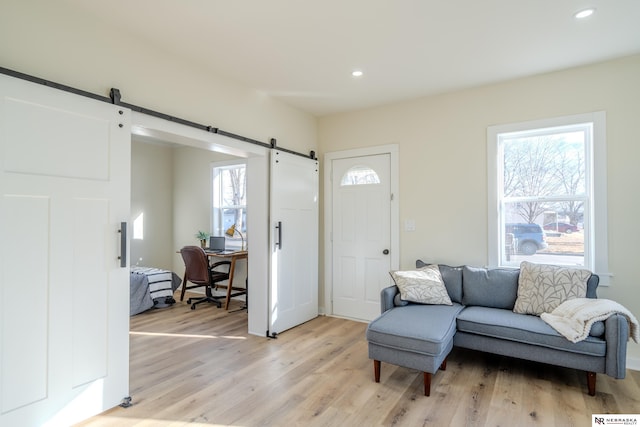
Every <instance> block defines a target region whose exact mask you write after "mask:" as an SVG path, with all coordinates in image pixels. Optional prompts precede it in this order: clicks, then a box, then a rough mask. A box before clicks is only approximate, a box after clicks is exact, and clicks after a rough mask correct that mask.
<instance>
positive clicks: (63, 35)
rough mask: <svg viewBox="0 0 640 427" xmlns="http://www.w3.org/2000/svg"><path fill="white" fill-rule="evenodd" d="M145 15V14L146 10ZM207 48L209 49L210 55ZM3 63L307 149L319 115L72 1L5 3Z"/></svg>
mask: <svg viewBox="0 0 640 427" xmlns="http://www.w3.org/2000/svg"><path fill="white" fill-rule="evenodd" d="M140 19H144V17H143V16H141V17H140ZM203 54H206V52H205V53H203ZM0 58H1V62H0V66H2V67H5V68H9V69H12V70H15V71H19V72H22V73H26V74H31V75H34V76H36V77H41V78H44V79H47V80H51V81H54V82H57V83H61V84H66V85H69V86H72V87H76V88H79V89H82V90H85V91H88V92H91V93H95V94H98V95H102V96H107V97H108V96H109V90H110V88H112V87H115V88H118V89H120V91H121V94H122V101H123V102H128V103H130V104H135V105H139V106H143V107H146V108H150V109H152V110H156V111H160V112H163V113H167V114H172V115H175V116H178V117H181V118H183V119H187V120H190V121H194V122H197V123H200V124H203V125H211V126H214V127H218V128H220V129H223V130H225V131H228V132H232V133H235V134H240V135H243V136H246V137H250V138H254V139H257V140H259V141H262V142H265V143H268V142H269V139H270V138H276V139H277V141H278V145H279V146H281V147H283V148H288V149H292V150H296V151H300V152H303V153H308V152H309V151H310V150H316V151H317V147H316V120H315V118H314V117H313V116H311V115H309V114H306V113H303V112H301V111H299V110H297V109H295V108H292V107H290V106H288V105H286V104H284V103H282V102H280V101H277V100H275V99H273V98H270V97H269V96H267V95H265V94H264V93H262V92H259V91H257V90H253V89H247V88H245V87H243V86H241V85H238V84H236V83H234V82H232V81H230V80H228V79H225V78H222V77H220V76H217V75H215V74H214V73H212V72H211V71H210V70H207V69H204V68H202V67H201V66H200V65H199V64H196V63H190V62H188V61H185V60H184V59H183V58H181V57H178V56H176V55H173V54H170V53H168V52H165V51H162V50H161V49H158V48H156V47H153V46H152V45H151V44H148V43H145V42H144V41H143V40H141V39H139V38H136V37H135V36H134V35H131V34H128V33H126V32H124V31H123V30H122V29H120V28H115V27H109V26H107V25H106V24H104V23H103V22H101V21H100V20H99V19H87V17H86V15H85V14H82V13H81V11H80V10H78V9H76V8H74V7H72V6H70V5H69V4H67V3H66V2H64V1H43V0H2V2H0Z"/></svg>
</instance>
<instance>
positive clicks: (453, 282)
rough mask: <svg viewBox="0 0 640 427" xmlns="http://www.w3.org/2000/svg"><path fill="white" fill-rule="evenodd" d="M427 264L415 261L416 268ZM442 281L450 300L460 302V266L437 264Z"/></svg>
mask: <svg viewBox="0 0 640 427" xmlns="http://www.w3.org/2000/svg"><path fill="white" fill-rule="evenodd" d="M427 265H429V264H427V263H425V262H424V261H422V260H417V261H416V268H422V267H425V266H427ZM438 268H439V269H440V275H442V281H443V282H444V286H445V288H447V293H448V294H449V298H451V301H453V302H457V303H458V304H462V267H450V266H448V265H445V264H438Z"/></svg>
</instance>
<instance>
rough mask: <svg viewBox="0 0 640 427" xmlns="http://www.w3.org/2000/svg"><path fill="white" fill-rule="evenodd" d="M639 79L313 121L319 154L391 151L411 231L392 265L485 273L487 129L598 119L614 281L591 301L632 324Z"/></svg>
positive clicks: (614, 69) (637, 71) (512, 91)
mask: <svg viewBox="0 0 640 427" xmlns="http://www.w3.org/2000/svg"><path fill="white" fill-rule="evenodd" d="M443 66H446V64H443ZM638 76H640V56H632V57H628V58H623V59H619V60H615V61H610V62H604V63H601V64H595V65H591V66H585V67H580V68H575V69H570V70H566V71H561V72H556V73H550V74H545V75H540V76H536V77H530V78H523V79H518V80H513V81H508V82H504V83H500V84H495V85H490V86H484V87H479V88H474V89H469V90H462V91H458V92H453V93H447V94H442V95H438V96H431V97H427V98H421V99H416V100H412V101H407V102H402V103H397V104H393V105H387V106H384V107H380V108H373V109H368V110H363V111H357V112H351V113H344V114H337V115H333V116H327V117H323V118H321V119H320V120H319V126H318V127H319V146H320V153H319V154H320V155H322V154H324V153H326V152H331V151H339V150H345V149H350V148H359V147H367V146H374V145H383V144H390V143H397V144H399V147H400V222H401V223H402V221H403V220H405V219H415V223H416V231H414V232H405V231H401V234H400V241H401V244H400V247H401V254H400V265H401V267H402V268H411V267H413V265H414V262H415V260H416V259H417V258H422V259H425V260H428V261H432V262H442V263H448V264H451V265H458V264H471V265H486V264H487V261H488V252H487V245H488V243H487V233H488V231H487V173H493V171H487V152H486V131H487V127H488V126H490V125H496V124H505V123H513V122H521V121H527V120H534V119H541V118H548V117H555V116H563V115H571V114H578V113H585V112H592V111H601V110H604V111H606V114H607V144H608V146H607V147H608V149H607V168H608V221H609V223H608V229H609V262H610V271H611V272H612V273H613V274H614V277H613V284H612V285H611V286H610V287H608V288H600V290H599V296H600V297H602V298H610V299H614V300H616V301H619V302H621V303H623V304H624V305H625V306H626V307H627V308H628V309H630V310H631V311H632V312H633V313H635V315H636V316H637V317H640V289H639V285H638V283H640V281H639V280H638V273H637V272H636V269H635V265H636V263H637V260H638V256H639V255H640V251H639V250H638V245H639V242H640V226H638V218H637V217H638V212H640V196H639V195H638V191H637V189H636V187H637V185H638V183H640V168H639V167H638V159H640V132H639V131H638V129H637V128H636V126H638V123H639V121H638V119H639V118H640V79H639V77H638ZM321 182H322V181H321ZM396 226H398V227H400V224H396ZM321 253H322V252H321ZM321 271H322V269H321ZM321 274H322V273H321ZM321 283H322V281H321ZM320 289H322V286H321V287H320ZM321 305H323V302H321ZM629 355H630V357H631V358H633V359H634V360H636V361H637V363H638V365H637V366H636V369H639V368H640V346H639V345H638V344H635V343H633V342H630V343H629Z"/></svg>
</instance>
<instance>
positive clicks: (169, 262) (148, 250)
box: [130, 139, 175, 270]
mask: <svg viewBox="0 0 640 427" xmlns="http://www.w3.org/2000/svg"><path fill="white" fill-rule="evenodd" d="M140 214H143V215H144V230H143V231H144V239H143V240H138V239H133V238H132V239H131V264H132V265H134V264H138V265H144V266H149V267H157V268H164V269H168V270H171V269H172V268H173V258H174V254H175V249H174V248H173V148H172V147H170V146H167V145H159V144H151V143H148V142H141V141H139V140H138V141H137V140H136V139H134V140H133V141H132V142H131V221H130V225H133V221H134V220H135V219H136V218H137V217H138V215H140ZM130 229H132V228H131V227H130ZM131 237H133V235H131Z"/></svg>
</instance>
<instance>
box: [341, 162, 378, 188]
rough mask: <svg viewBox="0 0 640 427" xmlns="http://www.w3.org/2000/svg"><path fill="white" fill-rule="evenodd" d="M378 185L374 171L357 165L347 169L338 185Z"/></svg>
mask: <svg viewBox="0 0 640 427" xmlns="http://www.w3.org/2000/svg"><path fill="white" fill-rule="evenodd" d="M366 184H380V177H378V174H377V173H376V171H374V170H373V169H371V168H370V167H368V166H363V165H358V166H353V167H352V168H351V169H349V170H348V171H347V172H346V173H345V174H344V175H343V176H342V179H341V180H340V185H366Z"/></svg>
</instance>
